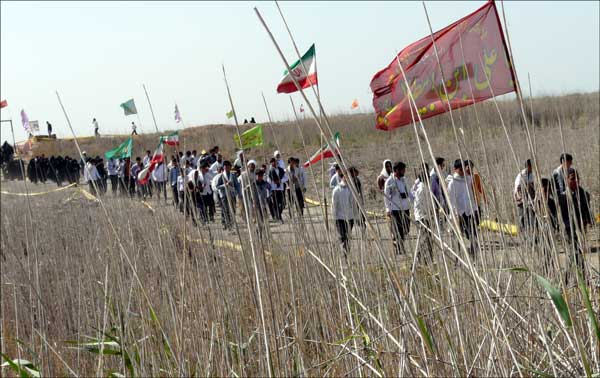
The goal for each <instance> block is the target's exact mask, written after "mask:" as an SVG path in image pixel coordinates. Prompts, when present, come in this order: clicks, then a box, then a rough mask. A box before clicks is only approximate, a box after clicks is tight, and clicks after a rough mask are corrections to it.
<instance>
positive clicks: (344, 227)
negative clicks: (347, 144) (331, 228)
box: [331, 172, 354, 258]
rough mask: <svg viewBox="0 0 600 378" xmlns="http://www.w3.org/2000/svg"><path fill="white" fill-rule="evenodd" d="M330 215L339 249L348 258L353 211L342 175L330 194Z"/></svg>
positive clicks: (348, 191)
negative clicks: (337, 238) (336, 234)
mask: <svg viewBox="0 0 600 378" xmlns="http://www.w3.org/2000/svg"><path fill="white" fill-rule="evenodd" d="M331 214H332V216H333V219H334V220H335V229H336V230H337V233H338V237H339V241H340V248H341V249H342V251H343V252H344V257H345V258H348V253H349V252H350V242H349V240H350V235H351V234H352V228H353V227H354V211H353V199H352V192H351V191H350V188H349V187H348V184H347V183H346V179H345V178H344V174H343V173H341V172H340V173H339V180H338V182H337V185H336V186H335V188H334V189H333V191H332V193H331Z"/></svg>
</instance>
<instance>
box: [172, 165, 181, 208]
mask: <svg viewBox="0 0 600 378" xmlns="http://www.w3.org/2000/svg"><path fill="white" fill-rule="evenodd" d="M180 175H181V173H180V169H179V164H178V163H177V158H175V157H174V158H173V159H171V164H169V185H170V186H171V191H172V193H173V206H175V208H178V207H179V188H178V185H177V178H178V177H179V176H180Z"/></svg>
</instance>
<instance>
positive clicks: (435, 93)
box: [371, 1, 516, 130]
mask: <svg viewBox="0 0 600 378" xmlns="http://www.w3.org/2000/svg"><path fill="white" fill-rule="evenodd" d="M433 38H434V39H435V45H436V47H437V50H438V55H439V58H440V62H441V66H442V71H443V75H444V76H443V78H444V79H445V81H446V88H447V91H448V96H447V97H446V94H445V92H444V87H443V85H442V76H441V75H440V69H439V65H438V61H437V58H436V56H435V51H434V47H433V42H432V40H431V36H427V37H425V38H423V39H421V40H419V41H417V42H415V43H413V44H411V45H409V46H408V47H406V48H404V49H403V50H402V51H400V53H399V54H398V56H397V57H394V60H393V61H392V62H391V63H390V64H389V65H388V66H387V67H386V68H384V69H382V70H381V71H379V72H377V73H376V74H375V76H374V77H373V79H372V80H371V90H372V91H373V107H374V108H375V112H376V115H377V118H376V127H377V128H378V129H380V130H391V129H395V128H397V127H401V126H405V125H409V124H411V123H412V122H413V116H414V119H415V120H416V119H417V116H416V114H413V115H411V108H410V105H409V99H408V90H407V88H406V84H405V81H404V78H403V77H402V74H401V71H400V68H399V67H398V60H399V61H400V63H401V64H402V68H403V69H404V72H405V74H406V78H407V79H408V80H407V81H408V83H409V85H410V88H411V91H412V94H413V96H414V98H415V103H416V105H417V108H418V110H419V114H420V115H421V118H422V119H425V118H429V117H433V116H435V115H438V114H441V113H444V112H447V111H448V110H449V108H448V100H449V102H450V106H451V107H452V109H458V108H461V107H463V106H468V105H472V104H474V103H477V102H481V101H484V100H487V99H489V98H492V97H493V96H498V95H501V94H505V93H509V92H512V91H515V90H516V89H515V79H514V75H513V71H512V69H511V64H510V59H509V55H508V52H507V49H506V43H505V41H504V34H503V33H502V27H501V26H500V19H499V18H498V12H497V10H496V4H495V3H494V2H493V1H489V2H487V3H486V4H485V5H484V6H482V7H481V8H479V9H478V10H476V11H475V12H473V13H471V14H470V15H468V16H466V17H464V18H462V19H460V20H458V21H456V22H454V23H453V24H451V25H449V26H447V27H445V28H444V29H442V30H440V31H438V32H436V33H435V34H434V35H433ZM486 75H487V76H486ZM488 79H489V80H488ZM413 110H414V109H413Z"/></svg>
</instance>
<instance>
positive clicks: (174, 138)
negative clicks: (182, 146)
mask: <svg viewBox="0 0 600 378" xmlns="http://www.w3.org/2000/svg"><path fill="white" fill-rule="evenodd" d="M162 139H163V141H164V142H165V144H166V145H168V146H179V132H178V131H175V132H172V133H171V134H169V135H165V136H163V137H162Z"/></svg>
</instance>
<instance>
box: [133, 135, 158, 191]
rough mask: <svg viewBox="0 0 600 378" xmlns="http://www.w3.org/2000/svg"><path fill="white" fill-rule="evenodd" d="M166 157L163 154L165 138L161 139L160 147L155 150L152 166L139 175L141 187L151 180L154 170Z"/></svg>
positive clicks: (151, 161)
mask: <svg viewBox="0 0 600 378" xmlns="http://www.w3.org/2000/svg"><path fill="white" fill-rule="evenodd" d="M164 158H165V156H164V154H163V138H162V137H161V138H160V141H159V142H158V147H156V150H154V154H153V155H152V160H150V164H148V166H147V167H145V168H144V169H142V170H141V171H140V173H138V177H137V178H138V182H139V183H140V184H141V185H144V184H146V183H147V182H148V180H150V175H151V174H152V172H153V171H154V168H156V166H157V165H158V163H160V162H162V161H163V160H164Z"/></svg>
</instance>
